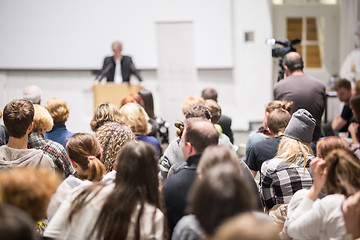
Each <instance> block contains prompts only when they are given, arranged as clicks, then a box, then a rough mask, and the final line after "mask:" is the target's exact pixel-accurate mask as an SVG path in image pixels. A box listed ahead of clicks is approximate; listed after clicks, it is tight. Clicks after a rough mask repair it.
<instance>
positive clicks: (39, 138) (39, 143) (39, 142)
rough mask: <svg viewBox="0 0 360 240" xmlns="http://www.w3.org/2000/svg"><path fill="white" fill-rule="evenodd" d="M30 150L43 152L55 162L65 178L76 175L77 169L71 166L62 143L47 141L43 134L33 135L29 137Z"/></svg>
mask: <svg viewBox="0 0 360 240" xmlns="http://www.w3.org/2000/svg"><path fill="white" fill-rule="evenodd" d="M28 148H35V149H39V150H41V151H43V153H45V154H46V155H48V156H49V157H50V158H51V159H52V160H53V161H54V163H55V166H56V169H57V170H58V171H59V172H60V173H61V174H63V175H64V176H65V177H67V176H69V175H70V174H75V169H74V167H73V166H72V165H71V162H70V159H69V156H68V154H67V152H66V150H65V148H64V147H63V146H62V145H61V144H60V143H57V142H54V141H51V140H47V139H45V138H44V136H43V135H42V134H41V133H31V134H30V135H29V142H28Z"/></svg>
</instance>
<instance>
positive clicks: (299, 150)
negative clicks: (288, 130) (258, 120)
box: [275, 136, 314, 167]
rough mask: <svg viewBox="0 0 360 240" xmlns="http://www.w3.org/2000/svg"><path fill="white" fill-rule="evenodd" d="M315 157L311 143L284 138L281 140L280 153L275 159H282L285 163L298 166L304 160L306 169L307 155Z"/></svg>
mask: <svg viewBox="0 0 360 240" xmlns="http://www.w3.org/2000/svg"><path fill="white" fill-rule="evenodd" d="M309 154H311V155H313V154H314V153H313V151H312V149H311V147H310V144H309V143H304V142H301V141H299V140H295V139H292V138H289V137H287V136H283V138H282V139H281V140H280V143H279V147H278V152H277V154H276V156H275V158H281V159H283V160H284V161H285V162H289V163H295V164H298V163H299V162H300V161H301V160H302V159H303V158H304V167H305V166H306V157H307V155H309Z"/></svg>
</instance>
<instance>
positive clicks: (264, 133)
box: [245, 100, 293, 158]
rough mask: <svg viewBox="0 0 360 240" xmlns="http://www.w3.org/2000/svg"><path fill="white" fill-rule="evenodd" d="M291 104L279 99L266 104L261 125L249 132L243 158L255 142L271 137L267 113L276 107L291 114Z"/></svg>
mask: <svg viewBox="0 0 360 240" xmlns="http://www.w3.org/2000/svg"><path fill="white" fill-rule="evenodd" d="M292 105H293V103H292V102H287V101H279V100H273V101H271V102H269V103H268V104H267V105H266V107H265V115H264V119H263V125H262V126H261V127H260V128H259V129H258V130H257V131H256V132H255V133H252V134H250V136H249V137H248V139H247V141H246V147H245V158H246V157H247V156H248V155H249V152H250V150H251V148H252V147H253V145H254V144H255V143H257V142H261V141H263V140H265V139H267V138H270V137H271V133H270V131H269V128H268V125H267V119H268V116H269V114H270V113H271V112H272V111H274V110H275V109H278V108H282V109H284V110H286V111H288V112H289V113H290V114H292Z"/></svg>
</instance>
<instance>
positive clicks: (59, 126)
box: [44, 98, 74, 147]
mask: <svg viewBox="0 0 360 240" xmlns="http://www.w3.org/2000/svg"><path fill="white" fill-rule="evenodd" d="M45 108H46V110H48V111H49V113H50V115H51V117H52V118H53V120H54V126H53V128H52V129H51V131H49V132H46V133H45V134H44V137H45V138H46V139H50V140H52V141H55V142H58V143H60V144H62V145H63V146H64V147H66V143H67V140H68V139H69V138H70V137H71V136H72V135H73V134H74V133H72V132H70V131H68V130H67V128H66V125H65V123H66V121H67V120H68V118H69V106H68V105H67V104H66V102H65V100H64V99H61V98H51V99H50V100H48V101H47V103H46V105H45Z"/></svg>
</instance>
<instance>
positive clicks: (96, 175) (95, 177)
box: [86, 156, 106, 181]
mask: <svg viewBox="0 0 360 240" xmlns="http://www.w3.org/2000/svg"><path fill="white" fill-rule="evenodd" d="M88 161H89V165H88V166H89V168H88V169H89V174H88V175H87V177H86V179H87V180H89V181H100V180H101V179H102V178H103V177H104V175H105V173H106V169H105V166H104V164H102V162H100V160H99V159H98V158H96V157H95V156H89V157H88Z"/></svg>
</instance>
